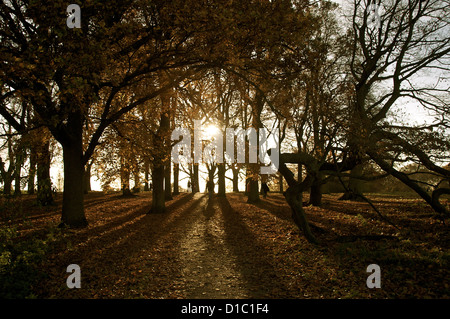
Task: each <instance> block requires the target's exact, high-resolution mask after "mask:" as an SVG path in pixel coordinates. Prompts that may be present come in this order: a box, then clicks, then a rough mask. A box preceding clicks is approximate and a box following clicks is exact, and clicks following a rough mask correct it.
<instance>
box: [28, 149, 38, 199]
mask: <svg viewBox="0 0 450 319" xmlns="http://www.w3.org/2000/svg"><path fill="white" fill-rule="evenodd" d="M35 177H36V153H35V149H34V147H31V148H30V169H29V170H28V187H27V188H28V194H34V191H35V184H34V180H35Z"/></svg>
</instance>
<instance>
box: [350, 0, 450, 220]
mask: <svg viewBox="0 0 450 319" xmlns="http://www.w3.org/2000/svg"><path fill="white" fill-rule="evenodd" d="M372 3H375V2H373V1H368V3H367V5H370V4H372ZM376 4H377V5H378V6H379V7H380V10H379V11H380V12H379V17H380V24H379V27H378V26H377V25H371V24H370V23H369V22H370V19H371V18H370V17H368V13H367V10H366V7H365V4H363V3H362V2H360V1H355V2H354V6H353V14H352V17H351V19H352V33H351V36H352V42H351V49H352V59H351V62H350V68H351V72H352V77H353V81H354V92H355V95H354V100H353V103H352V109H353V110H354V112H355V115H356V116H357V118H356V119H355V120H354V124H355V125H356V127H357V129H356V130H355V131H354V134H353V135H352V136H349V140H352V141H353V144H358V148H359V152H360V153H363V154H367V155H368V156H369V157H370V158H371V159H372V160H373V161H374V162H376V163H377V164H378V165H379V166H380V167H381V168H382V169H383V170H384V171H386V172H387V173H390V174H392V175H393V176H394V177H396V178H397V179H399V180H400V181H402V182H403V183H405V184H406V185H407V186H408V187H410V188H411V189H413V190H414V191H415V192H416V193H418V194H419V195H420V196H421V197H422V198H423V199H424V200H425V201H427V202H428V203H429V204H430V205H431V206H432V207H433V208H434V209H435V210H436V211H437V212H439V213H441V214H445V215H447V216H448V211H447V210H446V208H445V207H444V206H443V205H442V204H441V203H440V202H439V197H440V196H441V195H442V194H445V193H450V189H434V190H433V191H432V192H431V194H430V193H429V192H427V191H426V189H424V188H423V187H422V186H421V185H420V184H418V183H417V182H416V181H414V180H413V179H411V178H409V177H408V176H407V175H406V174H405V173H403V172H400V171H399V170H398V169H396V163H398V162H399V161H414V162H416V163H421V164H422V165H424V166H425V167H426V168H427V169H429V170H430V171H432V172H433V173H435V174H437V175H439V176H441V177H442V178H446V179H448V178H449V177H450V173H449V171H448V170H445V169H443V168H442V167H441V165H439V163H442V162H445V161H446V160H448V149H449V146H450V144H449V142H450V141H449V139H448V134H446V133H445V132H446V130H447V129H448V114H449V113H448V107H449V104H448V92H449V89H448V86H446V85H445V83H442V81H441V80H440V76H441V74H442V75H445V73H446V72H448V71H449V68H448V65H449V64H448V62H449V58H450V39H449V38H448V36H447V35H446V34H445V31H444V30H447V29H448V27H449V22H450V20H449V18H450V16H449V14H450V12H449V10H448V5H449V3H448V1H433V0H429V1H419V0H410V1H387V2H383V3H381V2H377V3H376ZM424 79H427V80H424ZM371 95H372V96H373V97H375V99H372V98H371ZM400 102H401V103H415V105H417V106H418V107H420V108H423V109H425V110H428V111H429V112H430V113H431V114H433V116H434V120H433V121H432V122H431V123H430V124H419V125H414V124H411V123H409V124H400V125H399V124H398V123H395V122H394V121H392V120H390V119H389V116H390V114H392V113H394V112H396V111H395V109H396V106H397V104H398V103H400Z"/></svg>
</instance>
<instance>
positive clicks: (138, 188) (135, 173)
mask: <svg viewBox="0 0 450 319" xmlns="http://www.w3.org/2000/svg"><path fill="white" fill-rule="evenodd" d="M133 179H134V186H133V193H139V192H140V191H141V176H140V174H139V165H137V164H136V165H135V166H134V169H133Z"/></svg>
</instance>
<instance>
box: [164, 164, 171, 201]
mask: <svg viewBox="0 0 450 319" xmlns="http://www.w3.org/2000/svg"><path fill="white" fill-rule="evenodd" d="M171 166H172V165H171V163H170V161H169V162H168V163H167V164H166V165H165V167H164V199H165V200H172V199H173V197H172V184H171V181H170V180H171V175H172V174H171V173H172V171H171Z"/></svg>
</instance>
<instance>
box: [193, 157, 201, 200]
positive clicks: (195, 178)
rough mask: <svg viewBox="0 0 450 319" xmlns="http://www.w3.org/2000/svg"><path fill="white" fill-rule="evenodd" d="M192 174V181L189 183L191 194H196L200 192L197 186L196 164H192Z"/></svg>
mask: <svg viewBox="0 0 450 319" xmlns="http://www.w3.org/2000/svg"><path fill="white" fill-rule="evenodd" d="M193 166H194V173H193V175H194V176H193V179H192V181H191V184H192V193H198V192H199V191H200V185H199V174H198V164H194V165H193Z"/></svg>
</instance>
